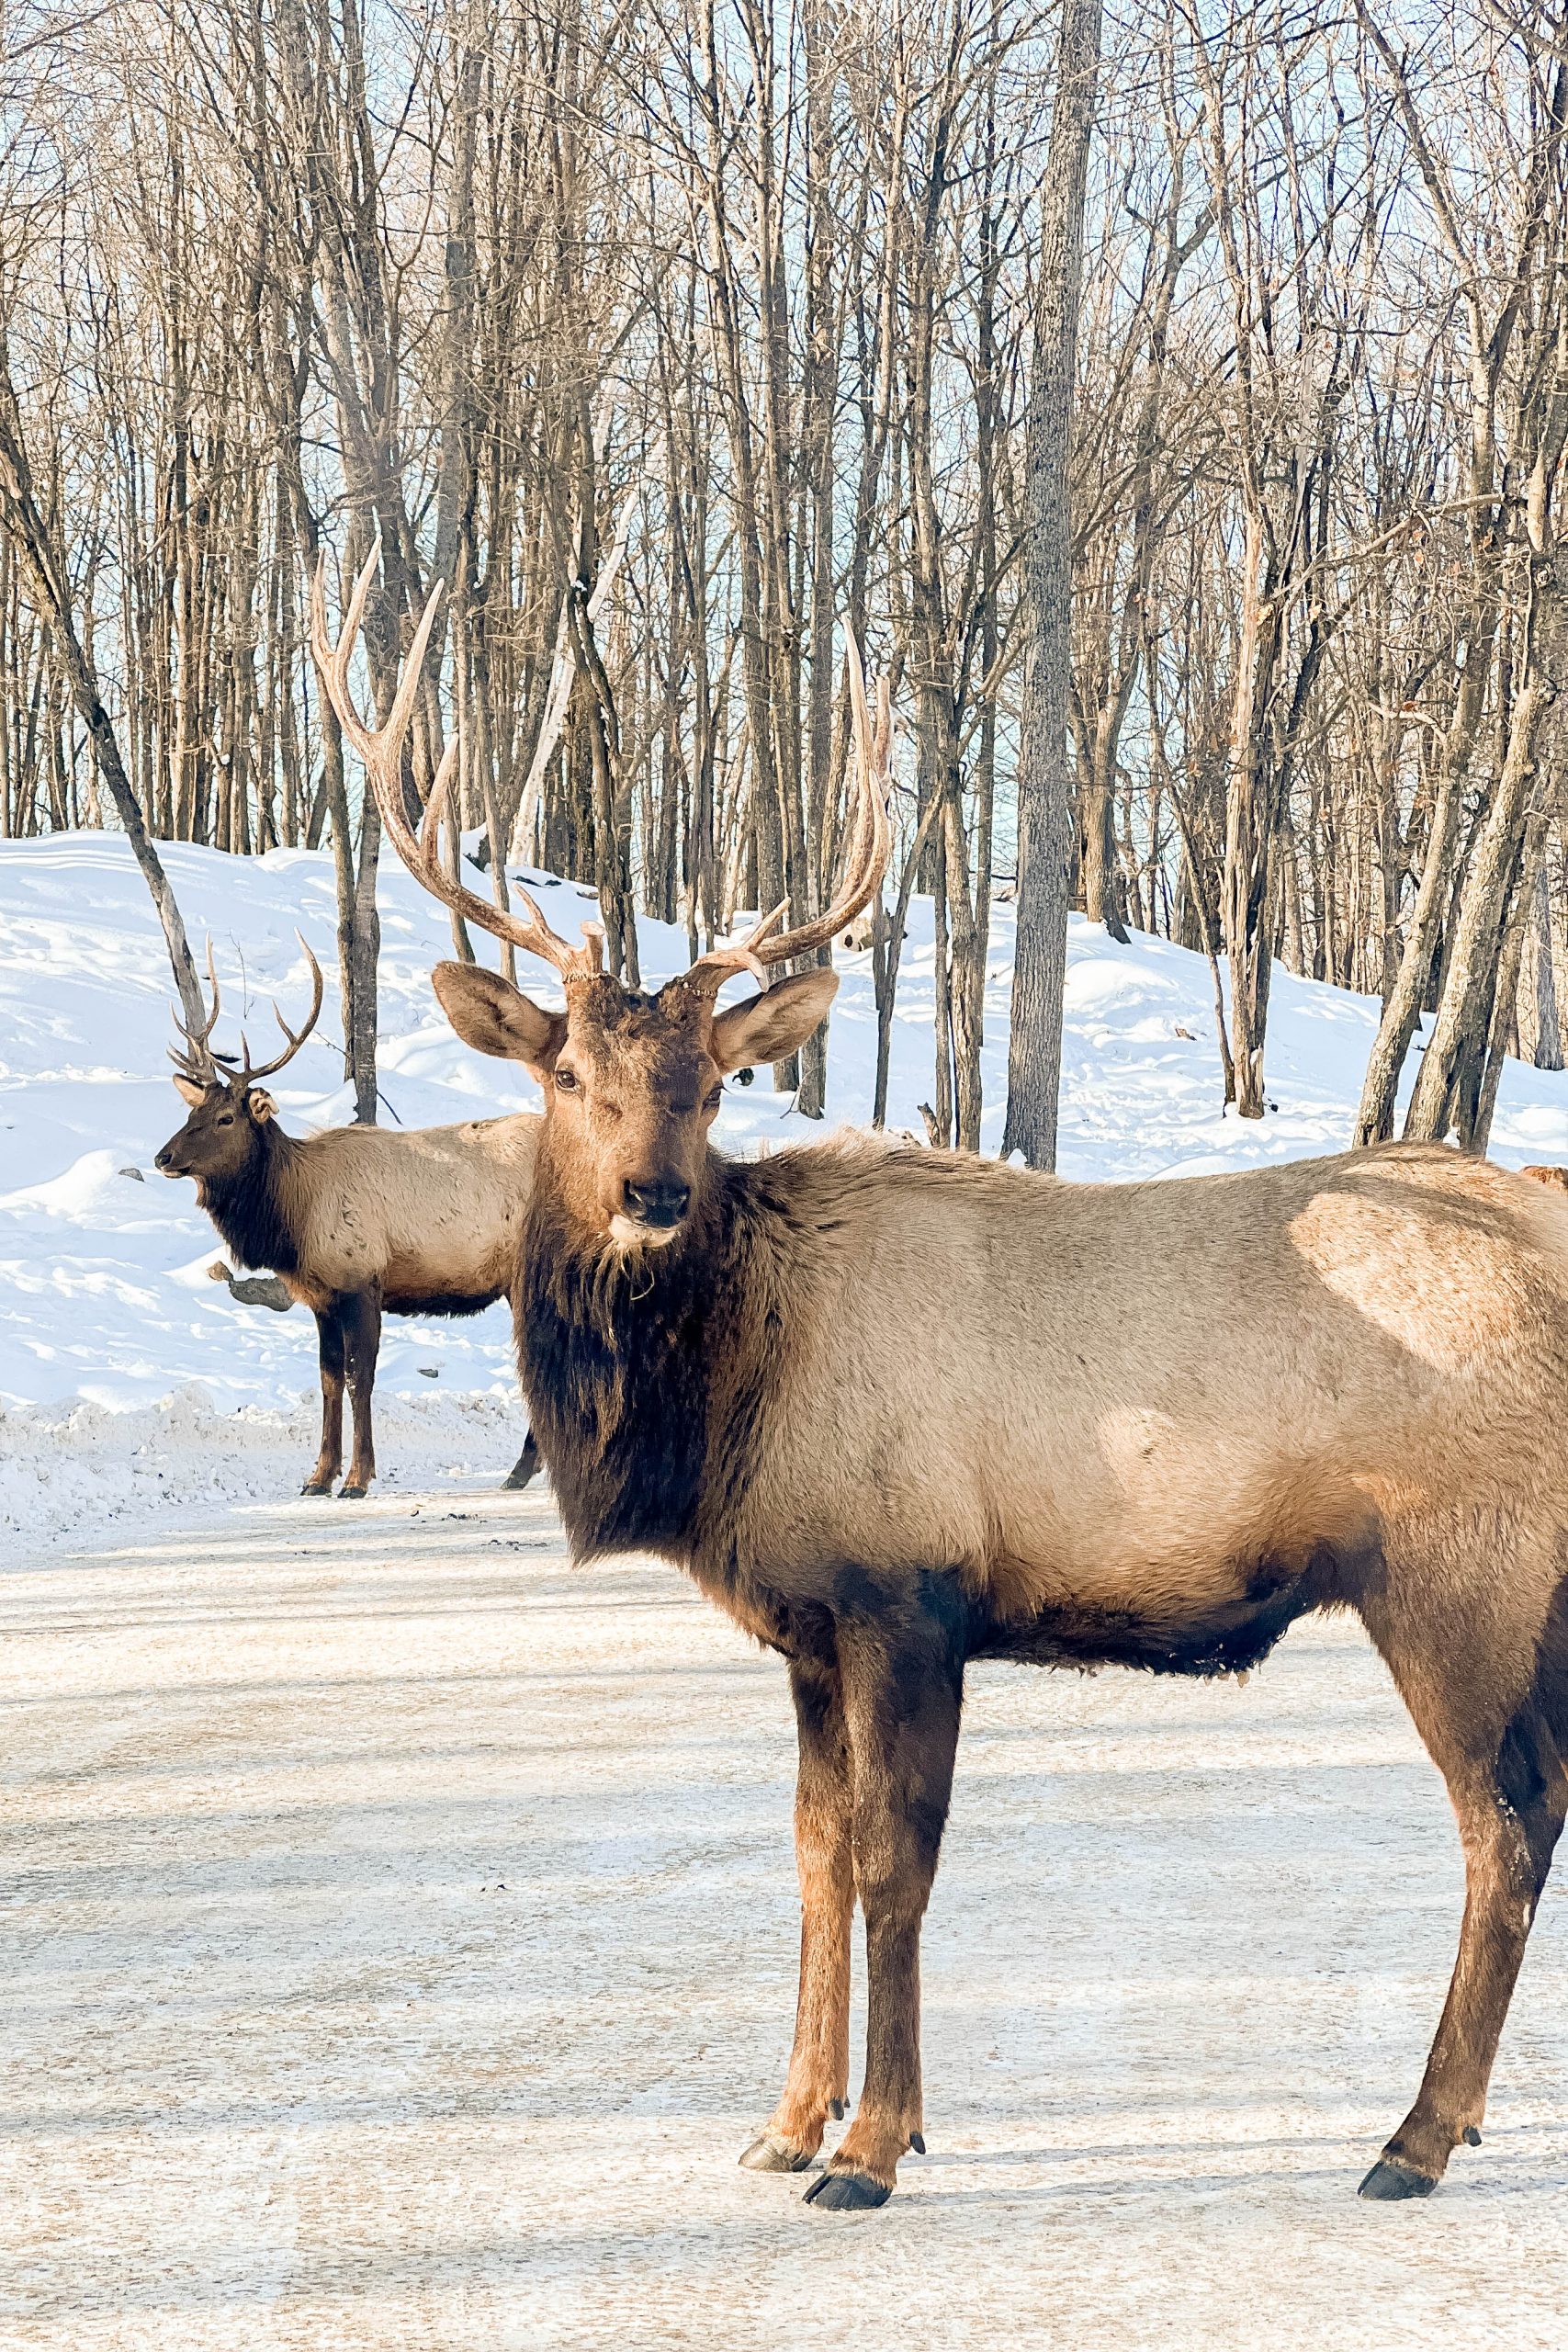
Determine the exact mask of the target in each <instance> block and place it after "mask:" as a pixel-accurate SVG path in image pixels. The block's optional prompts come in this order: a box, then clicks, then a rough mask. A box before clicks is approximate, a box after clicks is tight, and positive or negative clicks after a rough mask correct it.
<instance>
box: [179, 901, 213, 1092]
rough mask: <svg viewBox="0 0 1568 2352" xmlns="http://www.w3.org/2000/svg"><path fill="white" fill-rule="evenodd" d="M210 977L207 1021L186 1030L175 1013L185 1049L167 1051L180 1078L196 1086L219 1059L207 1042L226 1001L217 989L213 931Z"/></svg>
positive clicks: (209, 938)
mask: <svg viewBox="0 0 1568 2352" xmlns="http://www.w3.org/2000/svg"><path fill="white" fill-rule="evenodd" d="M207 977H208V978H209V980H210V981H211V983H212V1010H211V1012H209V1014H208V1016H207V1019H206V1020H205V1021H204V1022H203V1023H201V1024H200V1026H199V1027H198V1028H195V1029H189V1028H187V1027H186V1023H185V1022H184V1021H183V1020H182V1018H181V1017H180V1014H179V1013H178V1012H176V1013H175V1028H176V1029H177V1030H178V1031H179V1033H180V1035H181V1036H182V1037H183V1038H184V1039H185V1041H186V1042H185V1045H184V1046H183V1047H180V1046H170V1047H169V1049H168V1053H169V1059H170V1060H171V1061H172V1062H173V1063H174V1065H175V1069H177V1070H178V1071H179V1073H180V1075H181V1077H182V1078H188V1079H190V1080H192V1082H193V1083H196V1082H197V1081H199V1080H202V1079H208V1078H211V1077H212V1075H213V1062H214V1059H215V1058H216V1057H214V1055H213V1054H212V1052H211V1050H210V1048H209V1046H208V1043H207V1041H208V1039H209V1037H210V1036H211V1035H212V1032H213V1030H214V1029H215V1028H216V1027H217V1025H218V1015H219V1013H220V1012H221V1011H222V1009H223V1000H222V997H221V995H220V992H219V988H218V967H217V966H216V964H215V963H214V962H213V957H212V933H210V932H209V933H208V934H207Z"/></svg>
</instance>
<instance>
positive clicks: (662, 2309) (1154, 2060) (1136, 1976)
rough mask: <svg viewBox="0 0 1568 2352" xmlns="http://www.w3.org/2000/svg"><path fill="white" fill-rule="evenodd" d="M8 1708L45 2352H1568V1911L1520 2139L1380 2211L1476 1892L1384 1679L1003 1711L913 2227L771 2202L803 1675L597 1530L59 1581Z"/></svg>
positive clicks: (146, 1538)
mask: <svg viewBox="0 0 1568 2352" xmlns="http://www.w3.org/2000/svg"><path fill="white" fill-rule="evenodd" d="M0 1704H3V1705H4V1710H5V1717H6V1744H5V1764H4V1772H5V1787H6V1796H5V1803H4V1806H3V1808H0V1897H3V1903H4V1908H3V1909H0V1919H3V1920H4V1930H5V1950H6V1996H5V2032H4V2035H3V2036H0V2344H3V2345H4V2346H5V2347H6V2352H524V2347H529V2352H622V2347H625V2352H666V2347H668V2352H677V2347H679V2348H680V2352H779V2348H780V2347H781V2346H802V2347H816V2346H824V2347H826V2346H842V2347H845V2348H846V2352H890V2348H891V2352H904V2347H909V2346H913V2347H924V2352H1025V2347H1027V2352H1034V2347H1036V2346H1040V2347H1049V2346H1063V2347H1070V2352H1150V2347H1161V2352H1253V2347H1254V2346H1268V2347H1269V2352H1306V2347H1310V2352H1360V2348H1361V2347H1363V2346H1378V2347H1379V2352H1431V2347H1433V2346H1438V2345H1442V2346H1449V2345H1461V2346H1476V2347H1484V2352H1526V2347H1529V2352H1557V2347H1558V2346H1561V2344H1562V2335H1563V2317H1562V2315H1563V2312H1564V2310H1565V2309H1568V2231H1565V2229H1564V2226H1563V2211H1564V2199H1565V2192H1568V2044H1565V2041H1564V2035H1563V2019H1564V2017H1565V2016H1568V1904H1565V1903H1564V1901H1563V1898H1562V1891H1561V1888H1560V1887H1559V1886H1556V1885H1553V1886H1551V1887H1549V1889H1548V1891H1547V1895H1546V1899H1545V1901H1544V1903H1543V1904H1542V1906H1541V1913H1540V1919H1539V1921H1538V1922H1537V1925H1536V1929H1535V1933H1534V1936H1533V1937H1532V1939H1531V1942H1530V1948H1529V1956H1528V1958H1527V1961H1526V1963H1525V1968H1524V1973H1523V1975H1522V1977H1521V1980H1520V1983H1519V1987H1518V1992H1517V1997H1516V1999H1515V2002H1514V2007H1513V2012H1512V2015H1511V2017H1510V2018H1509V2022H1508V2027H1507V2030H1506V2033H1505V2035H1504V2038H1503V2047H1502V2052H1501V2055H1500V2058H1499V2061H1498V2065H1497V2069H1496V2074H1495V2080H1494V2085H1493V2092H1492V2098H1491V2102H1490V2106H1489V2109H1488V2113H1487V2117H1486V2125H1485V2133H1484V2141H1483V2145H1482V2146H1481V2147H1480V2148H1478V2149H1474V2150H1471V2149H1466V2148H1461V2149H1460V2150H1459V2151H1458V2153H1457V2154H1456V2155H1455V2158H1454V2161H1453V2165H1452V2166H1451V2168H1450V2175H1449V2178H1448V2180H1447V2181H1446V2182H1445V2184H1444V2186H1443V2188H1441V2190H1440V2191H1439V2192H1438V2195H1437V2196H1436V2197H1435V2198H1433V2199H1431V2200H1430V2201H1429V2202H1427V2203H1420V2204H1410V2205H1365V2204H1362V2203H1360V2202H1359V2200H1358V2199H1357V2196H1356V2193H1355V2192H1356V2183H1357V2180H1358V2178H1359V2175H1360V2173H1361V2172H1362V2170H1363V2169H1364V2168H1365V2166H1366V2165H1367V2164H1368V2162H1369V2161H1370V2160H1371V2157H1372V2155H1373V2154H1375V2152H1376V2150H1377V2149H1378V2147H1379V2146H1380V2145H1381V2144H1382V2141H1383V2139H1384V2138H1385V2137H1386V2136H1387V2134H1388V2133H1389V2131H1391V2130H1392V2129H1393V2126H1394V2124H1395V2123H1396V2122H1397V2121H1398V2120H1399V2119H1400V2117H1401V2116H1402V2115H1403V2114H1404V2110H1405V2109H1406V2107H1407V2106H1408V2104H1409V2101H1410V2099H1411V2098H1412V2096H1413V2095H1414V2092H1415V2088H1416V2083H1417V2082H1418V2080H1419V2078H1420V2072H1421V2067H1422V2064H1423V2063H1424V2060H1425V2056H1426V2050H1427V2041H1428V2040H1429V2038H1430V2035H1431V2032H1432V2030H1433V2027H1434V2025H1435V2023H1436V2020H1437V2016H1438V2008H1439V2007H1440V2005H1441V2002H1442V1997H1443V1987H1444V1984H1445V1982H1446V1979H1447V1975H1448V1971H1449V1969H1450V1965H1451V1962H1452V1958H1453V1950H1454V1942H1455V1939H1456V1936H1457V1932H1458V1926H1459V1916H1460V1907H1461V1899H1462V1882H1461V1865H1460V1856H1459V1849H1458V1840H1457V1838H1456V1837H1455V1834H1454V1830H1453V1826H1452V1823H1451V1820H1450V1815H1449V1811H1448V1806H1447V1803H1446V1801H1445V1798H1444V1794H1443V1790H1442V1785H1441V1783H1440V1781H1438V1776H1437V1774H1436V1773H1435V1772H1434V1771H1433V1770H1432V1768H1431V1766H1430V1765H1429V1764H1428V1763H1427V1760H1426V1758H1424V1756H1423V1755H1422V1754H1421V1751H1420V1748H1419V1747H1418V1745H1417V1743H1416V1736H1415V1734H1414V1732H1413V1731H1412V1729H1411V1727H1410V1724H1409V1722H1408V1720H1407V1719H1406V1717H1405V1715H1404V1711H1403V1709H1402V1708H1401V1706H1400V1704H1399V1702H1398V1701H1397V1699H1396V1698H1395V1696H1394V1694H1393V1690H1392V1688H1391V1687H1390V1684H1389V1681H1388V1679H1387V1677H1386V1675H1385V1674H1384V1673H1383V1670H1382V1667H1381V1666H1380V1665H1379V1663H1378V1661H1377V1659H1376V1657H1374V1655H1373V1654H1372V1651H1371V1647H1370V1645H1368V1644H1367V1643H1366V1642H1365V1641H1364V1640H1363V1639H1362V1638H1361V1636H1360V1635H1359V1632H1358V1630H1357V1629H1356V1628H1354V1627H1353V1626H1350V1625H1348V1624H1333V1623H1322V1622H1315V1621H1314V1622H1308V1623H1304V1624H1303V1625H1301V1626H1298V1627H1297V1628H1296V1629H1295V1630H1294V1631H1293V1632H1292V1634H1290V1635H1289V1636H1288V1638H1287V1639H1286V1641H1285V1642H1284V1644H1283V1645H1281V1647H1280V1651H1279V1652H1278V1653H1277V1655H1276V1656H1275V1657H1273V1658H1272V1659H1271V1660H1270V1661H1269V1665H1268V1666H1267V1667H1266V1668H1264V1669H1263V1670H1262V1671H1261V1672H1260V1673H1258V1674H1257V1675H1255V1676H1253V1677H1252V1679H1250V1681H1249V1682H1248V1683H1247V1687H1246V1688H1245V1689H1237V1688H1236V1686H1235V1684H1234V1683H1230V1682H1224V1683H1215V1684H1201V1683H1196V1684H1195V1683H1190V1682H1180V1681H1168V1682H1161V1681H1157V1680H1155V1679H1152V1678H1150V1677H1147V1676H1143V1675H1132V1674H1125V1673H1108V1674H1105V1675H1101V1676H1099V1677H1095V1678H1086V1677H1082V1676H1078V1675H1047V1674H1042V1673H1038V1672H1031V1671H1026V1670H1022V1669H1019V1668H1009V1667H1003V1666H982V1667H978V1668H975V1669H974V1670H973V1671H972V1673H971V1676H970V1679H969V1702H968V1706H967V1709H966V1713H965V1724H964V1738H963V1740H962V1742H961V1743H960V1747H959V1761H958V1772H957V1779H956V1783H955V1788H954V1796H953V1814H952V1818H951V1822H950V1825H949V1828H948V1834H947V1838H946V1842H945V1845H944V1849H943V1855H942V1869H941V1871H940V1872H939V1874H938V1877H937V1882H936V1889H935V1894H934V1896H933V1899H932V1904H931V1912H930V1915H929V1917H928V1921H927V1927H926V1933H925V1939H924V1957H923V1963H922V1970H921V1974H922V1982H923V1990H924V2008H925V2026H924V2036H923V2041H924V2056H925V2136H926V2142H927V2146H928V2150H929V2154H927V2155H926V2156H925V2157H924V2158H918V2157H915V2156H908V2157H906V2158H905V2160H904V2162H903V2164H902V2165H900V2167H899V2186H898V2190H897V2195H896V2196H895V2197H894V2199H893V2200H892V2202H891V2203H890V2204H889V2205H887V2206H886V2208H885V2209H884V2210H883V2211H881V2212H877V2213H868V2214H851V2215H823V2214H821V2213H819V2212H818V2211H816V2210H815V2209H813V2208H811V2207H808V2206H806V2205H804V2204H803V2203H802V2201H801V2198H802V2191H803V2189H804V2188H806V2187H807V2185H808V2184H807V2182H805V2181H803V2180H800V2179H798V2178H794V2177H787V2176H785V2177H781V2176H777V2175H773V2176H767V2175H761V2174H757V2173H750V2172H744V2171H742V2170H741V2168H740V2166H739V2164H738V2163H737V2161H736V2159H737V2158H738V2156H739V2153H740V2151H741V2149H742V2148H743V2147H744V2146H745V2145H746V2143H747V2142H748V2141H749V2140H750V2137H751V2136H752V2134H753V2133H754V2132H755V2131H757V2129H758V2128H759V2126H760V2125H761V2123H762V2122H763V2120H765V2119H766V2117H767V2115H768V2114H769V2112H770V2110H771V2109H772V2107H773V2101H774V2099H775V2098H776V2097H777V2096H778V2092H779V2089H780V2086H781V2084H782V2081H783V2075H784V2062H785V2058H786V2056H787V2052H788V2047H789V2038H790V2031H791V2026H792V2022H793V2016H794V2005H795V1948H796V1913H795V1867H794V1861H793V1857H792V1854H791V1848H790V1808H791V1793H792V1786H793V1779H794V1766H795V1756H794V1748H795V1741H794V1730H793V1719H792V1714H791V1709H790V1704H789V1696H788V1691H787V1687H786V1684H785V1679H784V1668H783V1667H782V1665H781V1664H780V1662H779V1661H778V1660H777V1659H776V1658H771V1657H765V1656H763V1655H762V1654H761V1653H760V1652H758V1651H757V1650H756V1649H754V1648H752V1647H751V1646H750V1645H748V1644H747V1643H746V1642H744V1641H743V1640H742V1639H741V1637H740V1636H739V1634H737V1633H736V1631H735V1629H734V1627H733V1626H731V1625H730V1624H728V1623H727V1622H726V1620H725V1619H724V1618H722V1617H721V1616H720V1615H719V1614H718V1612H717V1611H716V1610H713V1609H711V1608H710V1607H709V1606H708V1605H707V1604H706V1603H705V1601H703V1600H700V1599H699V1598H698V1597H697V1595H696V1594H695V1592H694V1589H692V1588H691V1587H690V1586H689V1585H688V1584H687V1583H686V1582H685V1581H684V1579H682V1577H680V1576H678V1575H677V1574H676V1573H675V1572H674V1571H673V1570H672V1569H671V1568H669V1567H668V1566H661V1565H659V1564H657V1563H652V1562H649V1561H639V1560H626V1561H616V1562H609V1563H599V1564H596V1565H594V1566H589V1567H583V1568H576V1569H574V1568H571V1567H570V1566H569V1564H568V1562H567V1559H566V1557H565V1554H564V1550H563V1546H562V1544H561V1538H560V1530H559V1524H558V1521H557V1520H556V1518H555V1515H554V1513H553V1511H552V1510H551V1508H550V1505H549V1501H548V1498H547V1496H546V1495H545V1494H544V1493H542V1492H541V1491H539V1490H538V1489H532V1490H530V1492H529V1493H527V1494H525V1495H521V1496H513V1495H505V1496H502V1495H500V1494H498V1493H496V1492H495V1490H494V1485H493V1481H492V1480H490V1479H488V1477H487V1479H485V1480H482V1481H481V1480H475V1479H469V1480H466V1481H458V1482H456V1483H451V1484H446V1485H444V1486H443V1487H441V1488H440V1489H439V1490H437V1491H436V1492H434V1493H433V1494H426V1495H423V1496H422V1497H419V1498H414V1497H412V1496H407V1495H401V1496H394V1495H387V1494H383V1495H380V1496H374V1495H373V1497H372V1498H371V1500H370V1501H369V1502H367V1503H365V1504H363V1505H360V1506H359V1507H357V1508H356V1509H354V1510H349V1509H346V1508H345V1509H342V1510H339V1509H337V1508H335V1507H333V1506H327V1505H322V1504H320V1503H317V1504H311V1503H308V1502H302V1501H299V1500H292V1501H289V1502H287V1503H283V1504H267V1505H247V1506H243V1507H231V1509H230V1510H228V1512H227V1513H226V1514H224V1515H222V1516H219V1515H217V1514H214V1513H209V1517H208V1519H207V1521H205V1522H204V1523H203V1524H202V1525H201V1526H200V1527H199V1528H198V1529H195V1530H192V1531H190V1532H186V1533H185V1534H183V1535H182V1534H177V1533H175V1532H174V1531H173V1530H172V1529H171V1528H170V1527H168V1526H167V1525H161V1526H157V1527H153V1528H149V1529H145V1530H144V1531H143V1532H142V1533H141V1536H140V1537H139V1538H137V1539H134V1540H127V1539H125V1538H124V1537H119V1538H117V1539H115V1540H112V1541H109V1542H107V1543H103V1544H98V1545H97V1546H96V1547H95V1548H94V1549H93V1550H92V1552H91V1553H90V1554H86V1555H70V1554H63V1553H62V1552H60V1551H55V1552H53V1553H51V1554H39V1555H33V1556H32V1558H31V1559H30V1560H29V1561H28V1564H27V1565H25V1566H24V1565H22V1564H21V1563H17V1566H16V1567H15V1570H14V1572H13V1573H12V1574H11V1575H9V1576H7V1577H0ZM858 1940H859V1939H857V1960H856V1973H857V1990H859V1989H862V1988H863V1972H862V1969H861V1962H860V1959H859V1954H858ZM851 2046H852V2061H853V2070H852V2084H853V2085H855V2086H858V2080H859V2070H860V2064H861V2053H862V2052H863V2009H862V2008H861V2007H860V2005H859V2003H858V2001H857V2007H856V2015H855V2020H854V2025H853V2032H852V2045H851Z"/></svg>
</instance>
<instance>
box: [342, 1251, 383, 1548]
mask: <svg viewBox="0 0 1568 2352" xmlns="http://www.w3.org/2000/svg"><path fill="white" fill-rule="evenodd" d="M343 1319H344V1344H345V1351H346V1354H347V1358H348V1394H349V1401H350V1402H351V1403H352V1405H353V1407H354V1458H353V1460H352V1461H351V1462H350V1464H349V1465H348V1476H347V1477H346V1478H345V1479H344V1482H343V1486H342V1488H341V1490H340V1492H339V1497H338V1499H339V1501H340V1502H357V1501H358V1500H359V1499H360V1498H361V1497H362V1496H363V1495H364V1494H365V1492H366V1489H367V1487H368V1486H369V1484H370V1481H371V1479H372V1478H373V1477H374V1476H376V1442H375V1439H374V1437H373V1436H372V1434H371V1430H370V1394H371V1391H372V1389H373V1388H374V1387H375V1385H376V1357H377V1353H378V1351H379V1348H380V1345H381V1301H380V1299H379V1297H378V1295H377V1294H376V1292H375V1291H370V1290H362V1291H356V1292H355V1295H354V1296H353V1297H352V1298H348V1299H345V1300H344V1308H343Z"/></svg>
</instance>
